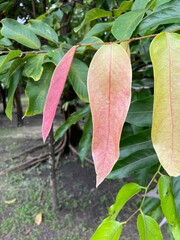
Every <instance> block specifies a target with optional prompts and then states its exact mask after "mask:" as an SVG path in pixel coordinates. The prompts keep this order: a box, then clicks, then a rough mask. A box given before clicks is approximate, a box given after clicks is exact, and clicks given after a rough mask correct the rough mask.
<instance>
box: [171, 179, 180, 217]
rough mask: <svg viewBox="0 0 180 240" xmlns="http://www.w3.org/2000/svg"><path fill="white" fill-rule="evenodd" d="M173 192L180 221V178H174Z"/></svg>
mask: <svg viewBox="0 0 180 240" xmlns="http://www.w3.org/2000/svg"><path fill="white" fill-rule="evenodd" d="M172 191H173V196H174V201H175V205H176V211H177V214H178V217H179V220H180V211H179V209H180V176H179V177H173V178H172Z"/></svg>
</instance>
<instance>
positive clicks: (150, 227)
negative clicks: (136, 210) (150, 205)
mask: <svg viewBox="0 0 180 240" xmlns="http://www.w3.org/2000/svg"><path fill="white" fill-rule="evenodd" d="M137 227H138V231H139V236H140V240H163V237H162V233H161V229H160V227H159V225H158V223H157V222H156V221H155V220H154V219H153V218H152V217H150V216H147V215H145V214H143V213H142V212H141V214H139V215H138V218H137Z"/></svg>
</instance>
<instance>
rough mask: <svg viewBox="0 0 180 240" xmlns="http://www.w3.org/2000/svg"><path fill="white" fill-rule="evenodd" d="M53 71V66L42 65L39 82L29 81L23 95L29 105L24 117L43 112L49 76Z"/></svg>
mask: <svg viewBox="0 0 180 240" xmlns="http://www.w3.org/2000/svg"><path fill="white" fill-rule="evenodd" d="M53 71H54V64H52V63H46V64H44V71H43V74H42V76H41V79H40V80H39V81H33V80H29V81H28V83H27V85H26V89H25V93H26V96H27V97H28V100H29V103H28V107H27V109H26V112H25V114H24V115H25V116H33V115H36V114H40V113H42V112H43V107H44V103H45V100H46V96H47V92H48V88H49V84H50V80H51V76H52V74H53Z"/></svg>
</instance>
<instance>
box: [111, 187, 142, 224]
mask: <svg viewBox="0 0 180 240" xmlns="http://www.w3.org/2000/svg"><path fill="white" fill-rule="evenodd" d="M141 190H142V187H141V186H139V185H138V184H136V183H127V184H125V185H124V186H123V187H122V188H121V189H120V190H119V192H118V194H117V196H116V201H115V203H114V204H113V205H112V206H111V207H110V208H109V219H110V220H115V219H116V218H117V216H118V214H119V212H120V211H121V209H122V208H123V206H124V205H125V204H126V202H127V201H129V199H131V198H132V197H133V196H135V195H136V194H137V193H139V192H140V191H141Z"/></svg>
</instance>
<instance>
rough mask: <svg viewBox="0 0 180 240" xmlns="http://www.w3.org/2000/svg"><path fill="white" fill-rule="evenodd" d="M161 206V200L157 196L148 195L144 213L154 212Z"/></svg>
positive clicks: (143, 208) (144, 204)
mask: <svg viewBox="0 0 180 240" xmlns="http://www.w3.org/2000/svg"><path fill="white" fill-rule="evenodd" d="M159 206H160V200H159V199H156V198H151V197H146V198H145V201H144V203H143V207H142V210H143V213H144V214H150V215H151V214H152V212H153V211H154V210H155V209H157V208H158V207H159Z"/></svg>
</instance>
